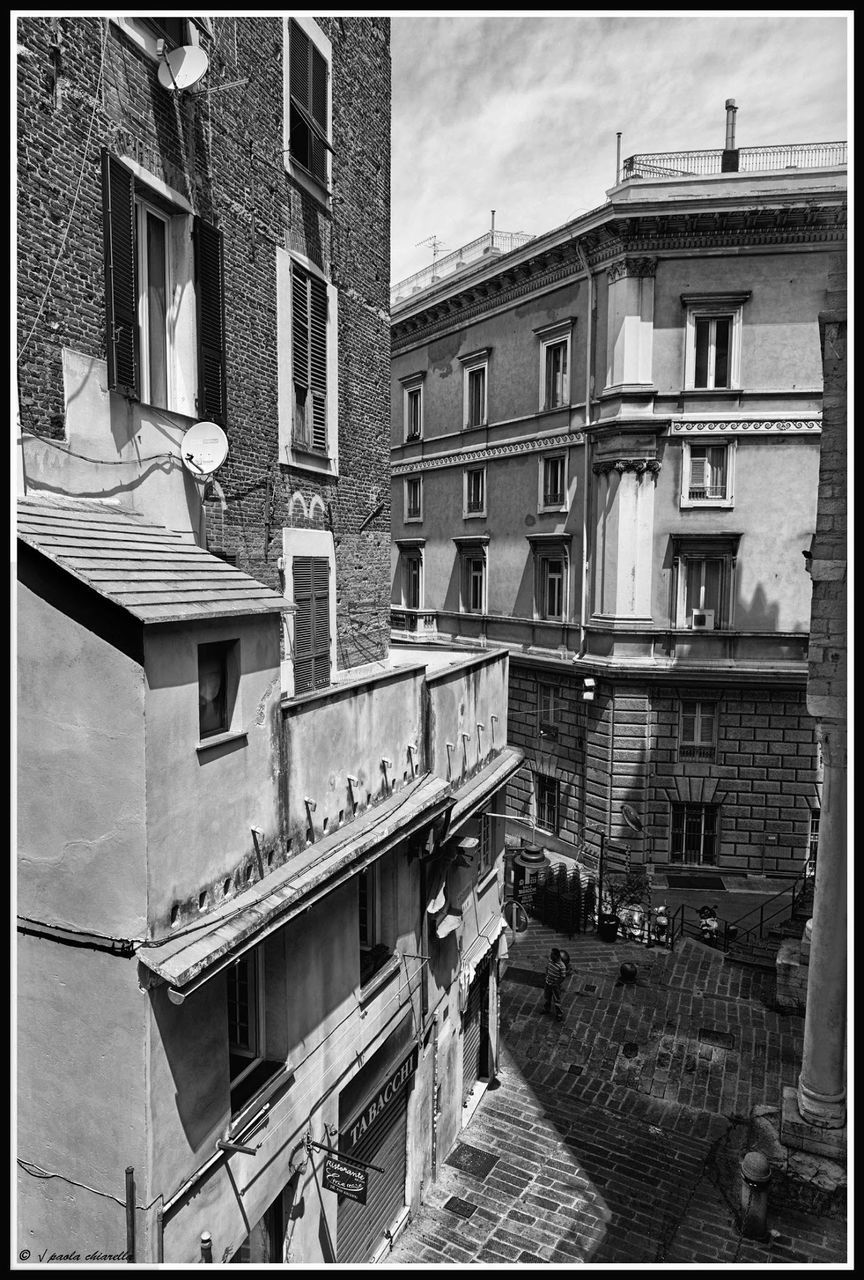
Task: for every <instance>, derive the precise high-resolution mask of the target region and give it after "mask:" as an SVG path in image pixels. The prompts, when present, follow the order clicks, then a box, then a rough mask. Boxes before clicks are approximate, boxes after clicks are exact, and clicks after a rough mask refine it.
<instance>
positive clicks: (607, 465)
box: [591, 458, 663, 476]
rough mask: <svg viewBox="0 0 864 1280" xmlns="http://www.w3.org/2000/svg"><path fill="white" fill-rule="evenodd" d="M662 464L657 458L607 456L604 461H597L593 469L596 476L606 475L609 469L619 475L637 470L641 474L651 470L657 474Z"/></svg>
mask: <svg viewBox="0 0 864 1280" xmlns="http://www.w3.org/2000/svg"><path fill="white" fill-rule="evenodd" d="M662 465H663V464H662V462H658V460H657V459H656V458H606V459H604V461H602V462H595V463H594V465H593V466H592V468H591V470H592V471H593V472H594V474H595V476H605V475H606V473H607V472H609V471H617V472H618V473H619V475H620V474H621V473H623V472H624V471H635V472H636V474H637V475H639V476H641V475H644V474H645V472H646V471H650V472H651V474H652V475H654V476H656V475H657V472H658V471H659V470H660V468H661V467H662Z"/></svg>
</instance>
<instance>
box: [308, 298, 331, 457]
mask: <svg viewBox="0 0 864 1280" xmlns="http://www.w3.org/2000/svg"><path fill="white" fill-rule="evenodd" d="M309 287H310V298H309V302H310V306H309V321H310V323H309V338H310V341H309V382H310V385H311V389H312V448H313V449H315V450H317V451H319V452H321V453H326V452H327V286H326V284H325V283H324V281H323V280H319V279H318V277H317V276H310V277H309Z"/></svg>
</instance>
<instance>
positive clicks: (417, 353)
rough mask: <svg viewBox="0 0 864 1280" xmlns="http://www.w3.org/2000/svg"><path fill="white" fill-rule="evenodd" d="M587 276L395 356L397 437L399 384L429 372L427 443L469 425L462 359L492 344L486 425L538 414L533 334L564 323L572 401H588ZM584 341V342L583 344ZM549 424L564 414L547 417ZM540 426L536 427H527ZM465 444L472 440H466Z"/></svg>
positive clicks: (395, 433) (399, 436)
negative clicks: (569, 326)
mask: <svg viewBox="0 0 864 1280" xmlns="http://www.w3.org/2000/svg"><path fill="white" fill-rule="evenodd" d="M586 308H587V289H586V287H585V281H584V279H582V278H580V279H577V280H573V281H570V282H568V283H567V284H566V285H564V286H562V287H560V288H556V289H552V290H550V291H549V292H548V293H544V294H542V295H541V296H539V297H536V296H535V297H533V298H530V299H528V300H527V301H525V302H523V303H520V304H519V305H518V306H511V307H509V308H508V309H507V310H506V311H503V312H501V313H500V314H498V315H487V316H480V317H478V318H477V320H476V321H474V322H472V323H471V324H470V325H468V326H467V327H466V328H464V329H462V330H459V331H457V332H454V333H449V334H444V335H443V336H441V337H438V338H434V339H433V340H432V341H430V342H428V343H427V344H426V345H424V346H419V347H416V348H414V349H413V350H410V351H407V352H401V353H399V354H397V355H396V356H395V358H394V361H393V377H392V381H391V386H392V400H391V421H392V424H393V429H392V436H391V440H392V443H393V444H394V445H401V444H402V443H403V441H404V432H403V406H402V386H401V384H400V382H399V379H400V378H402V377H406V376H408V375H410V374H415V373H421V372H424V373H425V374H426V377H425V379H424V382H423V438H424V440H433V439H436V438H438V437H440V436H443V435H447V434H448V433H451V432H459V431H461V430H462V426H463V377H464V374H463V366H462V364H461V362H460V359H459V357H460V356H465V355H469V354H471V353H473V352H475V351H478V350H482V349H483V348H486V347H488V348H489V349H490V350H489V366H488V371H487V394H488V420H489V422H490V423H496V422H501V421H509V420H512V419H522V418H527V417H536V416H538V415H539V414H540V410H541V408H542V406H541V403H540V354H541V348H540V340H539V338H538V337H537V336H536V334H535V333H534V330H535V329H542V328H545V327H546V326H548V325H554V324H555V323H557V322H558V321H564V320H570V319H575V320H576V325H575V326H574V330H573V338H572V341H571V350H570V403H571V404H579V403H580V402H582V401H584V399H585V360H584V354H582V353H581V348H580V337H581V334H582V333H583V332H584V326H585V323H586ZM581 340H582V341H583V342H584V339H581ZM542 416H543V419H544V422H545V421H546V420H549V423H550V425H551V423H552V420H553V419H555V418H556V416H557V417H558V418H560V417H561V416H562V415H561V414H560V413H559V414H558V415H554V414H543V415H542ZM525 426H526V428H527V427H529V426H536V424H527V423H526V424H525ZM466 442H467V441H466Z"/></svg>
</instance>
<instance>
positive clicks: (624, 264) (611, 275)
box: [606, 258, 657, 284]
mask: <svg viewBox="0 0 864 1280" xmlns="http://www.w3.org/2000/svg"><path fill="white" fill-rule="evenodd" d="M656 273H657V259H656V258H621V259H619V260H618V261H617V262H612V263H610V265H609V266H608V267H607V268H606V277H607V279H608V281H609V283H610V284H614V283H615V281H616V280H623V279H624V278H625V277H626V276H634V277H636V278H637V279H642V278H644V277H650V276H654V275H656Z"/></svg>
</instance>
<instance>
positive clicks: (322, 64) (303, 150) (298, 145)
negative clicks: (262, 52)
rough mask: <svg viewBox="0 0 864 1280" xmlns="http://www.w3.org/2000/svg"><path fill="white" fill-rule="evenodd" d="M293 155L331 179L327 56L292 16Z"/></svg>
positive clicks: (321, 176)
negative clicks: (328, 161)
mask: <svg viewBox="0 0 864 1280" xmlns="http://www.w3.org/2000/svg"><path fill="white" fill-rule="evenodd" d="M288 58H289V63H288V67H289V76H290V86H291V102H292V105H293V107H294V110H295V112H296V115H295V117H294V120H293V122H292V125H291V139H290V141H291V154H292V155H293V156H294V157H295V159H297V160H298V161H299V162H300V163H301V164H302V165H305V166H306V168H308V169H309V170H310V172H311V173H312V174H313V175H314V177H316V178H317V179H318V181H319V182H321V183H323V184H326V182H327V156H326V152H327V151H331V150H332V147H331V146H330V143H329V142H328V140H327V74H328V71H327V59H326V58H325V57H324V56H323V54H321V53H320V52H319V50H318V49H316V47H315V45H314V44H313V43H312V41H311V40H310V39H309V37H308V36H307V35H306V32H305V31H304V30H303V29H302V27H300V26H299V25H298V24H297V23H296V22H295V21H294V19H293V18H292V19H291V23H290V27H289V52H288Z"/></svg>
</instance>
